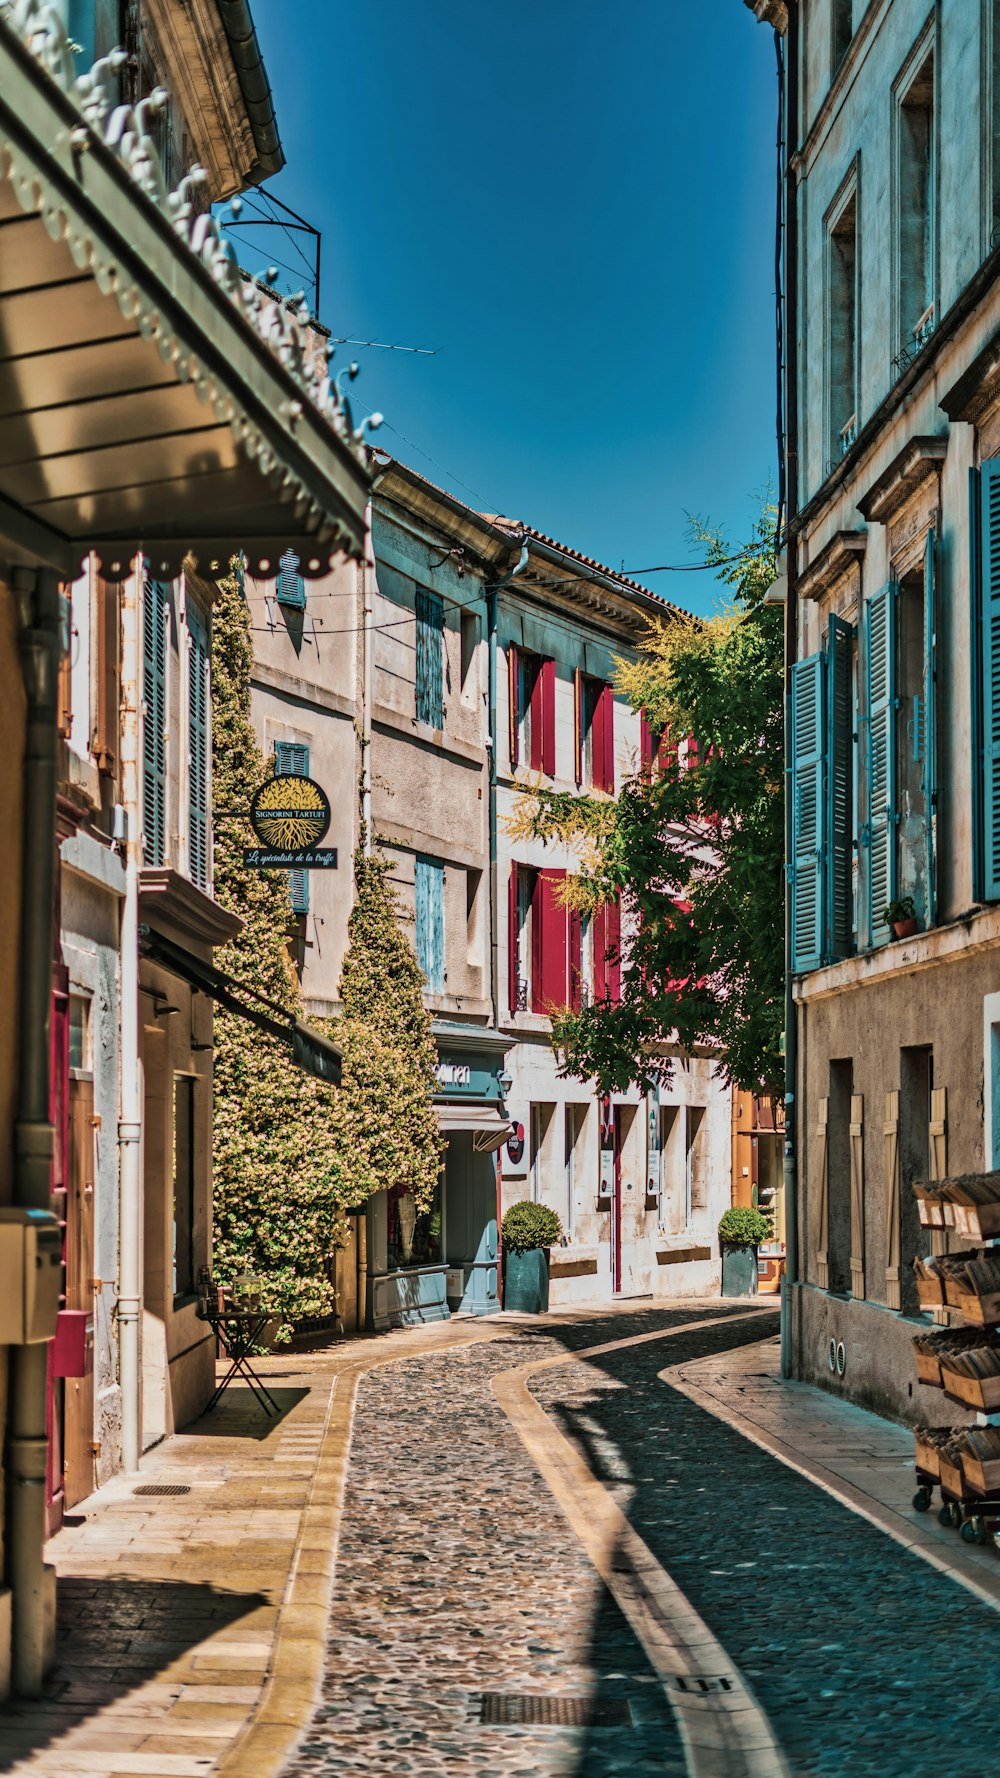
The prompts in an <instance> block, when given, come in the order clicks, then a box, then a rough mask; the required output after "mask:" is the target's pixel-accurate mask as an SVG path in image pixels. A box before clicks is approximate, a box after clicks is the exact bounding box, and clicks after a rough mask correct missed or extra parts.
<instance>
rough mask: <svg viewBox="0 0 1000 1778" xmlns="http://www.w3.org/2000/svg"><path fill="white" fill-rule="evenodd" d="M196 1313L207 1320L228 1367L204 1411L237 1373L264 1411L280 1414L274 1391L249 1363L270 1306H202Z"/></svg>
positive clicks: (222, 1393)
mask: <svg viewBox="0 0 1000 1778" xmlns="http://www.w3.org/2000/svg"><path fill="white" fill-rule="evenodd" d="M198 1316H199V1319H200V1320H202V1321H207V1322H208V1325H209V1327H210V1328H211V1329H212V1332H213V1333H214V1335H215V1337H216V1339H217V1340H218V1342H219V1345H220V1346H221V1347H222V1350H223V1352H224V1353H225V1355H226V1357H227V1358H228V1359H229V1360H230V1364H229V1369H228V1371H227V1372H226V1374H225V1376H224V1377H223V1379H222V1382H221V1383H220V1384H219V1386H218V1388H217V1389H216V1391H215V1394H214V1395H213V1397H212V1399H211V1401H210V1402H209V1403H208V1406H207V1407H206V1408H205V1412H206V1414H207V1413H209V1412H210V1411H211V1409H212V1408H214V1407H218V1404H219V1402H220V1401H221V1400H222V1397H223V1396H224V1395H225V1393H226V1390H227V1389H228V1388H229V1385H230V1383H232V1382H233V1381H234V1380H235V1379H236V1378H237V1377H242V1378H243V1379H244V1381H245V1382H247V1383H249V1385H250V1387H251V1389H252V1390H253V1393H254V1395H255V1396H256V1397H257V1400H258V1401H259V1402H260V1405H261V1407H262V1408H263V1409H264V1412H265V1414H271V1413H274V1414H280V1412H281V1409H280V1408H279V1406H278V1404H277V1402H276V1401H275V1399H274V1397H273V1395H271V1394H270V1393H269V1392H268V1390H267V1389H266V1388H265V1387H264V1384H263V1382H262V1380H261V1378H260V1377H258V1375H257V1373H256V1371H255V1370H254V1368H253V1365H252V1364H251V1363H250V1355H251V1353H252V1352H253V1349H254V1347H255V1345H256V1344H257V1341H258V1340H259V1338H260V1336H261V1334H262V1333H263V1331H264V1327H265V1325H266V1324H267V1322H268V1321H270V1320H271V1312H270V1310H267V1309H214V1308H205V1309H199V1310H198Z"/></svg>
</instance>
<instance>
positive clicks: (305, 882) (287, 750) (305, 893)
mask: <svg viewBox="0 0 1000 1778" xmlns="http://www.w3.org/2000/svg"><path fill="white" fill-rule="evenodd" d="M274 773H275V777H277V778H282V777H285V776H287V775H288V774H290V773H294V774H295V775H296V776H297V777H301V778H308V776H309V749H308V747H307V746H306V745H305V743H304V742H302V741H275V743H274ZM288 889H289V893H290V895H291V898H292V913H293V914H307V913H308V912H309V872H308V871H307V870H290V871H289V873H288Z"/></svg>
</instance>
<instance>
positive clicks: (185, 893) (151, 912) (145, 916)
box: [139, 865, 243, 947]
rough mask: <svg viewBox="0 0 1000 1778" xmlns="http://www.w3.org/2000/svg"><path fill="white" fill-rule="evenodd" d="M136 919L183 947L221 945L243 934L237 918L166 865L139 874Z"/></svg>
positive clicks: (240, 923)
mask: <svg viewBox="0 0 1000 1778" xmlns="http://www.w3.org/2000/svg"><path fill="white" fill-rule="evenodd" d="M139 917H140V919H142V920H144V921H146V922H148V923H149V924H150V925H151V926H155V927H156V928H157V930H158V931H162V932H163V933H164V935H165V936H166V937H167V938H173V937H175V936H176V935H177V934H180V935H181V939H182V941H183V942H184V943H190V942H191V941H192V940H193V941H194V942H195V943H196V944H200V945H202V946H208V947H211V946H213V945H224V944H226V943H228V941H229V939H231V938H235V937H236V934H237V933H238V932H241V931H242V930H243V921H242V920H241V919H240V917H239V915H238V914H230V913H229V912H228V911H227V910H226V909H225V908H221V907H220V906H219V904H218V902H217V901H213V899H212V897H211V896H210V895H206V894H205V892H204V890H202V889H197V888H196V887H195V885H194V884H193V883H192V882H191V881H190V879H189V878H188V877H182V876H181V874H180V872H179V871H175V870H173V869H171V867H170V866H169V865H147V866H146V867H145V868H144V869H143V870H141V871H140V872H139Z"/></svg>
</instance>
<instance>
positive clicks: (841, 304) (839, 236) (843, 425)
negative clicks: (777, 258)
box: [827, 178, 860, 463]
mask: <svg viewBox="0 0 1000 1778" xmlns="http://www.w3.org/2000/svg"><path fill="white" fill-rule="evenodd" d="M828 230H829V233H828V239H827V322H828V339H829V344H828V354H829V357H828V369H827V384H828V401H827V408H828V415H829V450H828V456H829V458H830V459H831V461H832V463H836V462H837V460H838V459H839V458H840V457H842V456H843V455H844V454H845V452H847V451H849V450H850V448H851V446H852V445H853V443H854V440H855V439H856V437H857V435H858V342H859V339H860V331H859V318H858V307H859V292H860V282H859V276H858V271H859V267H858V189H857V183H856V178H855V179H854V181H853V182H852V184H851V187H850V190H849V192H848V194H847V196H846V197H845V198H843V199H842V201H841V203H840V206H839V208H838V209H837V210H836V211H835V212H834V214H833V216H832V218H831V219H830V220H829V221H828Z"/></svg>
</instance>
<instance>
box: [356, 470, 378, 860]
mask: <svg viewBox="0 0 1000 1778" xmlns="http://www.w3.org/2000/svg"><path fill="white" fill-rule="evenodd" d="M358 573H359V575H360V576H361V648H362V660H361V820H362V823H363V825H364V833H365V856H366V857H367V856H368V855H369V854H370V853H371V849H372V762H371V748H372V691H373V685H374V667H373V661H372V656H373V653H374V647H375V637H374V633H373V630H372V588H373V586H374V583H375V543H374V539H373V537H372V503H371V501H370V500H369V502H368V505H367V506H366V508H365V553H364V555H363V556H362V558H361V562H360V564H359V566H358Z"/></svg>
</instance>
